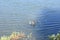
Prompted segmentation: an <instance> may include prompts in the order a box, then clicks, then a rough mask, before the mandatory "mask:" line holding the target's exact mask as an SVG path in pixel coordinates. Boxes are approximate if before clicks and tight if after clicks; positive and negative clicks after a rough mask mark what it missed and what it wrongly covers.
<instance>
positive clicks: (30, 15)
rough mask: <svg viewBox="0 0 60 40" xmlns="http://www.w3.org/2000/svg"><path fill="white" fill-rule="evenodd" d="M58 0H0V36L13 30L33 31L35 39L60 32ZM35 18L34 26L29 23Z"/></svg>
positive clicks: (45, 37)
mask: <svg viewBox="0 0 60 40" xmlns="http://www.w3.org/2000/svg"><path fill="white" fill-rule="evenodd" d="M59 1H60V0H57V1H56V0H50V1H47V0H46V1H45V0H42V1H41V0H40V1H39V0H30V1H28V0H19V1H18V0H9V1H8V0H0V36H2V35H9V34H11V32H14V31H19V32H20V31H23V32H25V33H31V32H32V33H33V36H34V37H36V40H48V35H51V34H56V33H58V32H60V10H59V9H60V2H59ZM30 20H35V21H36V25H35V27H33V26H31V25H29V21H30Z"/></svg>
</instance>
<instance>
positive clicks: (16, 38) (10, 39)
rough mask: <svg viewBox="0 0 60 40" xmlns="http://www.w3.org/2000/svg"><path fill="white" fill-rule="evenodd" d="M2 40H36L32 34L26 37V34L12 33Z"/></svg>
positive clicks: (0, 39) (1, 39)
mask: <svg viewBox="0 0 60 40" xmlns="http://www.w3.org/2000/svg"><path fill="white" fill-rule="evenodd" d="M0 40H35V39H34V38H33V37H32V33H29V34H28V35H26V34H25V33H24V32H12V34H11V35H10V36H5V35H4V36H2V37H1V38H0Z"/></svg>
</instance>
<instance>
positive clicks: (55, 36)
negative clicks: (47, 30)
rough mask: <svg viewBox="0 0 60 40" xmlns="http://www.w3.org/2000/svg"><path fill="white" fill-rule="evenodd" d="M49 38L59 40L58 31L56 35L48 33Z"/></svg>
mask: <svg viewBox="0 0 60 40" xmlns="http://www.w3.org/2000/svg"><path fill="white" fill-rule="evenodd" d="M49 39H50V40H60V33H57V34H56V35H55V34H53V35H50V36H49Z"/></svg>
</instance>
